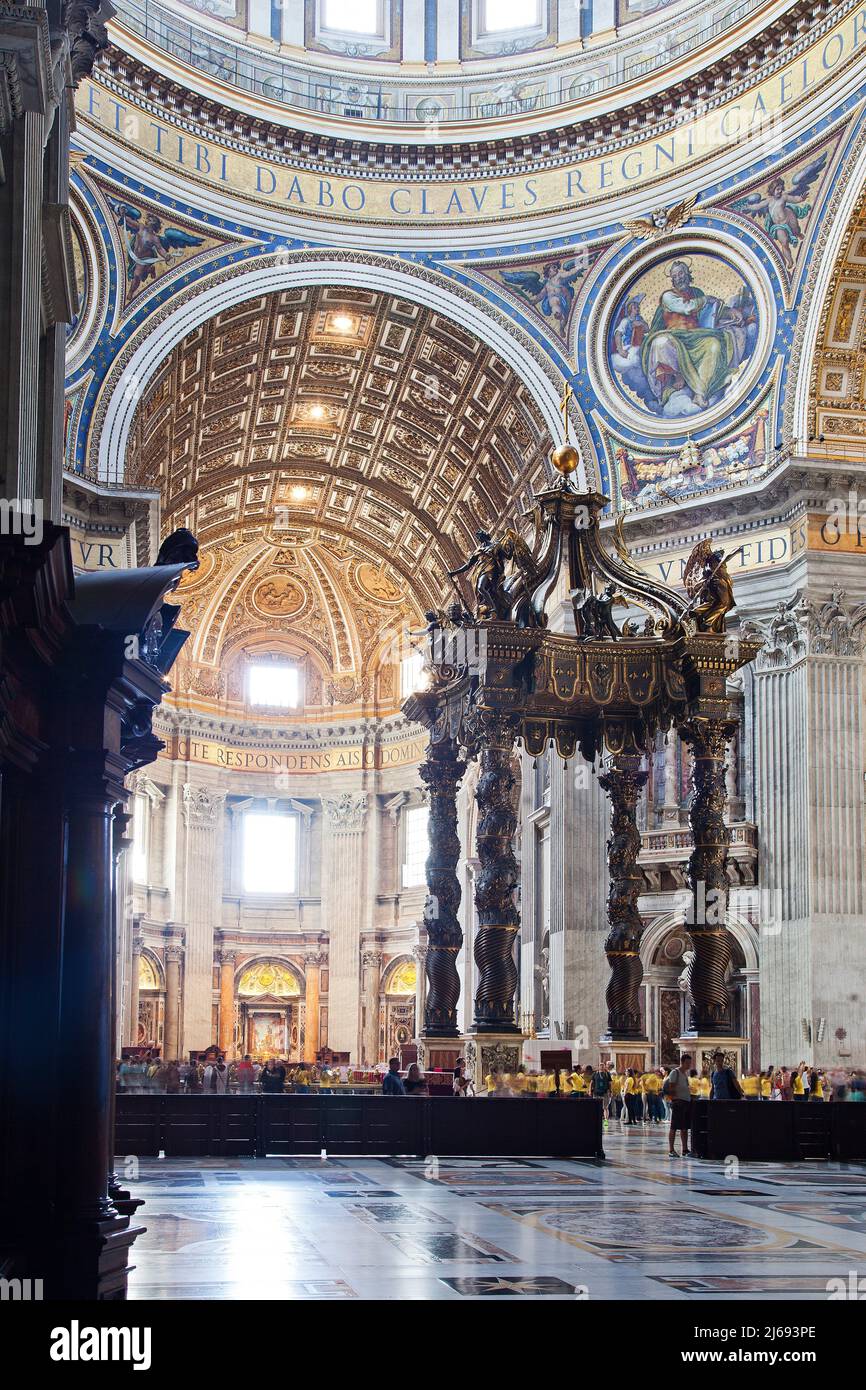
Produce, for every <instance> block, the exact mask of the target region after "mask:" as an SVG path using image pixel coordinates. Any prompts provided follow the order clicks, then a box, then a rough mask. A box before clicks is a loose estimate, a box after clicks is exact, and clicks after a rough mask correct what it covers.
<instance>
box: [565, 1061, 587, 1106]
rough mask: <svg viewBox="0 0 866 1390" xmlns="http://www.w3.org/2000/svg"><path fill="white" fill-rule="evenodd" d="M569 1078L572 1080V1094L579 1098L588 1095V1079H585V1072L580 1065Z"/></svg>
mask: <svg viewBox="0 0 866 1390" xmlns="http://www.w3.org/2000/svg"><path fill="white" fill-rule="evenodd" d="M569 1080H570V1081H571V1093H572V1095H574V1096H577V1097H578V1099H579V1098H580V1097H581V1096H585V1095H586V1081H585V1080H584V1075H583V1072H582V1071H581V1070H580V1067H575V1069H574V1071H573V1072H572V1073H571V1076H570V1077H569Z"/></svg>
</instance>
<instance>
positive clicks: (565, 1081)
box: [559, 1067, 574, 1096]
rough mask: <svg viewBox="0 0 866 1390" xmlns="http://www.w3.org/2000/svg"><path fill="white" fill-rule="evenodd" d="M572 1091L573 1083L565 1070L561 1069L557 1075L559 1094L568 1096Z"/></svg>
mask: <svg viewBox="0 0 866 1390" xmlns="http://www.w3.org/2000/svg"><path fill="white" fill-rule="evenodd" d="M573 1091H574V1083H573V1081H572V1079H571V1077H570V1076H569V1074H568V1071H567V1070H566V1068H565V1067H563V1068H562V1070H561V1071H560V1073H559V1094H560V1095H561V1096H570V1095H571V1094H572V1092H573Z"/></svg>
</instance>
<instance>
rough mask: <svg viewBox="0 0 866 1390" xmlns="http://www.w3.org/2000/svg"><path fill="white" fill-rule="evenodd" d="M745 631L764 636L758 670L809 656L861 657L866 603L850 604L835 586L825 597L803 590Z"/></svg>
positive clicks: (865, 633)
mask: <svg viewBox="0 0 866 1390" xmlns="http://www.w3.org/2000/svg"><path fill="white" fill-rule="evenodd" d="M743 633H744V635H745V636H747V637H762V638H763V639H764V646H763V648H762V650H761V651H760V652H759V653H758V655H757V658H756V661H755V668H756V670H758V671H772V670H777V669H779V668H780V667H786V666H794V665H796V663H797V662H798V661H802V660H803V658H804V657H806V656H837V657H846V656H862V655H863V652H864V647H866V604H864V603H858V604H849V603H848V602H847V596H846V594H845V591H844V589H833V590H832V591H831V593H830V597H829V598H824V599H818V598H809V597H807V595H806V594H804V593H803V592H802V591H801V592H800V593H798V594H796V595H795V597H794V598H792V599H789V600H788V602H787V603H785V602H782V603H780V604H779V605H778V606H777V608H776V611H775V613H773V615H772V617H771V618H768V619H767V620H766V621H764V622H747V623H746V624H745V625H744V628H743Z"/></svg>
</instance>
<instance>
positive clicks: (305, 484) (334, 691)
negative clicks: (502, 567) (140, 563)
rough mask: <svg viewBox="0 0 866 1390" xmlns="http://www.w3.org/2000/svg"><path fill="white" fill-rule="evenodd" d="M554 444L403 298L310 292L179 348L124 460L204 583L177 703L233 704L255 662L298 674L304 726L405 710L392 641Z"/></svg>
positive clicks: (266, 301)
mask: <svg viewBox="0 0 866 1390" xmlns="http://www.w3.org/2000/svg"><path fill="white" fill-rule="evenodd" d="M550 447H551V440H550V438H549V435H548V434H547V432H546V429H545V427H544V425H543V422H542V419H541V416H540V414H539V411H538V408H537V406H536V405H535V403H534V401H533V400H532V398H531V396H530V395H529V393H528V392H527V390H526V389H525V387H524V386H523V384H522V383H521V382H520V381H519V380H518V379H517V377H516V376H515V375H514V373H513V372H512V371H511V369H510V368H509V367H508V366H506V364H505V363H504V362H503V361H502V360H501V359H500V358H499V357H498V356H497V355H496V354H495V353H494V352H492V351H491V350H490V349H489V348H487V347H486V346H485V345H484V344H482V343H480V342H479V341H478V339H477V338H475V337H474V336H473V335H472V334H470V333H467V332H465V331H464V330H463V329H462V328H460V327H459V325H457V324H456V323H454V322H452V321H451V320H446V319H444V318H442V317H441V316H440V315H438V314H436V313H435V312H434V311H432V310H430V309H426V308H423V307H421V306H419V305H418V304H415V303H410V302H409V301H407V300H403V299H399V298H396V297H394V296H388V295H380V294H375V293H372V292H367V291H363V290H346V289H337V288H330V287H316V288H311V287H305V288H296V289H290V290H285V291H282V292H280V293H276V294H272V295H268V296H264V297H261V298H258V299H255V300H251V301H248V302H247V303H244V304H242V305H240V306H238V307H236V308H233V309H231V310H229V311H227V312H226V313H224V314H221V315H218V316H217V317H215V318H213V319H211V320H209V321H208V322H207V323H204V324H202V325H201V326H200V327H199V328H197V329H196V330H194V331H193V332H192V333H190V334H189V335H188V336H187V338H185V339H184V341H183V342H182V343H180V344H179V345H178V346H177V348H175V349H174V350H173V351H172V353H171V354H170V355H169V357H168V358H167V360H166V362H165V364H164V366H163V368H162V370H161V371H160V372H159V373H158V374H157V376H156V377H155V378H154V380H153V381H152V382H151V383H150V384H149V386H148V389H147V392H146V393H145V395H144V397H143V399H142V401H141V403H140V405H139V408H138V411H137V415H136V420H135V425H134V428H133V431H132V435H131V439H130V448H129V454H128V460H127V468H128V478H129V481H130V483H132V484H133V485H141V486H148V487H154V486H156V487H159V489H160V492H161V494H162V512H163V532H164V533H165V532H168V531H171V530H173V529H174V528H175V527H177V526H188V527H189V528H190V529H191V530H192V531H194V532H195V534H196V535H197V536H198V538H199V542H200V545H201V554H202V564H201V568H200V569H199V571H198V572H197V573H196V574H194V575H193V576H191V577H190V580H189V581H188V582H186V583H185V584H184V586H183V589H182V591H181V597H182V598H183V605H184V618H183V621H184V623H185V624H186V625H188V626H189V627H190V628H191V630H192V633H193V640H192V642H191V643H190V644H189V648H188V650H189V655H188V657H187V659H186V662H185V665H184V667H183V669H182V670H181V671H180V672H179V673H178V676H179V679H178V682H177V691H178V695H179V696H180V697H181V698H184V697H187V698H192V699H193V700H196V701H203V702H205V703H207V704H211V703H212V702H217V703H219V704H220V705H221V706H222V705H224V704H226V703H228V704H234V703H235V702H238V701H242V699H243V689H244V682H243V671H244V664H245V662H246V661H247V660H248V659H249V656H250V654H255V653H257V652H264V651H269V652H270V651H274V652H278V651H284V652H290V653H292V654H294V655H295V656H296V657H297V658H298V659H302V660H303V661H304V663H305V664H306V668H307V671H306V682H305V686H306V699H305V705H306V706H307V707H324V708H325V709H327V708H328V707H333V706H337V705H339V706H341V707H342V708H341V710H340V713H341V714H344V713H346V712H347V711H346V708H345V707H346V706H355V707H358V706H360V707H361V708H363V709H369V710H371V711H372V710H375V711H377V712H385V711H387V710H389V709H394V708H396V707H397V706H398V705H399V703H400V699H399V689H398V684H397V678H396V677H397V672H396V662H397V661H398V660H399V656H400V654H401V652H402V653H405V646H404V645H403V644H401V639H400V633H401V631H405V629H407V628H409V629H415V628H417V627H418V626H419V625H421V618H422V614H423V611H424V609H425V608H427V607H429V606H431V605H436V604H441V603H442V602H443V600H444V599H445V598H446V596H447V593H448V590H449V581H448V577H447V573H446V571H447V569H448V568H449V567H453V566H454V565H455V564H457V563H458V562H459V560H461V559H462V558H463V556H464V555H465V554H466V553H467V551H468V550H469V549H470V548H471V547H472V545H473V536H474V531H475V529H476V528H477V527H478V526H495V525H496V524H497V523H498V522H499V521H500V520H501V518H502V517H503V516H504V515H506V514H509V515H513V514H514V509H515V506H516V507H517V508H518V509H519V508H520V507H521V505H523V504H525V503H526V502H527V501H528V496H529V489H530V487H531V485H532V484H533V482H534V483H535V484H536V486H537V485H539V484H540V483H541V480H542V478H543V477H544V470H545V467H546V465H545V459H546V458H547V456H548V454H549V451H550Z"/></svg>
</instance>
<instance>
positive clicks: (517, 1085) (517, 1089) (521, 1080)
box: [508, 1067, 528, 1096]
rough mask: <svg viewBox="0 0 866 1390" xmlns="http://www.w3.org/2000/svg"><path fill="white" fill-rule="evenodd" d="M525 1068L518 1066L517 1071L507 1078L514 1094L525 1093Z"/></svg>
mask: <svg viewBox="0 0 866 1390" xmlns="http://www.w3.org/2000/svg"><path fill="white" fill-rule="evenodd" d="M527 1079H528V1078H527V1075H526V1068H525V1067H518V1068H517V1071H516V1072H514V1074H513V1075H512V1076H509V1078H508V1084H509V1086H510V1087H511V1089H512V1091H513V1092H514V1094H515V1095H516V1096H525V1095H526V1082H527Z"/></svg>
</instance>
